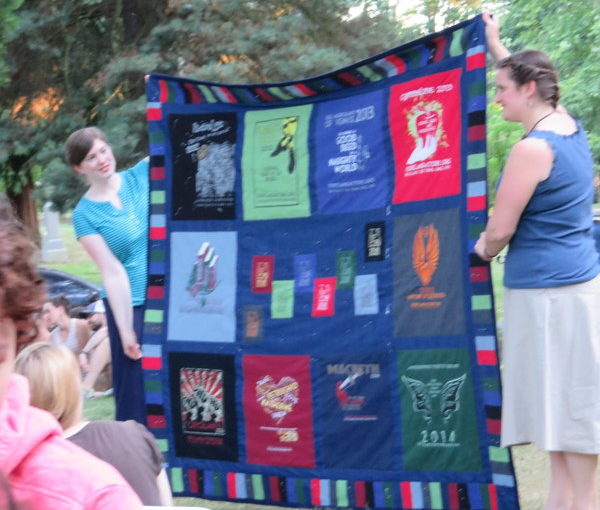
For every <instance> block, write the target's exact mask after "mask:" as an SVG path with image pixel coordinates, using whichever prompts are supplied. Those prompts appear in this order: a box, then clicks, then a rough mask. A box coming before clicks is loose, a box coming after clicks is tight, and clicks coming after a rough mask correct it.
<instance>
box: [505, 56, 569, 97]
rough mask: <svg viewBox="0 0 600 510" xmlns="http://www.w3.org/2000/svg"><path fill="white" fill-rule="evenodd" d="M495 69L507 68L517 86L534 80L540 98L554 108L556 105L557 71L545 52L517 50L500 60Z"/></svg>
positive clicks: (557, 94)
mask: <svg viewBox="0 0 600 510" xmlns="http://www.w3.org/2000/svg"><path fill="white" fill-rule="evenodd" d="M496 69H508V70H509V72H510V77H511V79H512V80H513V81H515V82H516V84H517V85H519V86H521V85H525V83H527V82H530V81H534V82H535V83H536V85H537V90H538V94H539V96H540V98H541V99H542V100H543V101H546V102H548V103H550V104H551V105H552V106H553V107H554V108H556V106H557V105H558V100H559V98H560V90H559V87H558V73H557V72H556V69H555V68H554V66H553V65H552V62H550V59H549V58H548V56H547V55H546V54H545V53H542V52H541V51H537V50H523V51H517V52H515V53H512V54H511V55H509V56H508V57H506V58H503V59H502V60H500V61H499V62H498V63H497V64H496Z"/></svg>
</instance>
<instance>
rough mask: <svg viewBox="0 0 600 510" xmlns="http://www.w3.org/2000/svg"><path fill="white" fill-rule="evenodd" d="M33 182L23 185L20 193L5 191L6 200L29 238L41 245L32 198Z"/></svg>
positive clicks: (35, 209)
mask: <svg viewBox="0 0 600 510" xmlns="http://www.w3.org/2000/svg"><path fill="white" fill-rule="evenodd" d="M32 192H33V184H31V183H29V184H27V185H26V186H24V187H23V189H22V190H21V193H19V194H14V193H11V192H10V191H7V192H6V196H7V198H8V201H9V202H10V204H11V205H12V207H13V210H14V211H15V214H16V215H17V218H19V220H20V221H21V222H22V223H23V225H24V226H25V229H26V230H27V234H28V235H29V238H30V239H31V240H32V241H33V242H34V243H35V244H36V245H37V246H38V247H41V245H42V238H41V236H40V223H39V221H38V215H37V207H36V204H35V200H34V199H33V198H32Z"/></svg>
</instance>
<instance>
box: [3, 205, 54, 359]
mask: <svg viewBox="0 0 600 510" xmlns="http://www.w3.org/2000/svg"><path fill="white" fill-rule="evenodd" d="M35 250H36V248H35V246H34V244H33V243H32V242H31V241H30V240H29V239H28V238H27V236H26V234H25V231H24V229H23V227H22V226H21V225H20V223H18V222H17V221H15V220H13V219H10V218H8V217H7V215H5V214H2V215H0V317H8V318H10V319H12V320H13V321H14V323H15V326H16V328H17V347H18V348H20V347H21V346H23V345H25V344H27V343H29V342H31V341H32V340H33V339H34V338H35V336H36V334H37V328H36V325H35V319H36V314H37V312H39V310H40V309H41V308H42V305H43V304H44V300H45V298H46V291H45V288H44V280H43V279H42V278H41V277H40V276H39V275H38V274H37V271H36V269H35V266H34V264H33V262H32V257H33V254H34V253H35Z"/></svg>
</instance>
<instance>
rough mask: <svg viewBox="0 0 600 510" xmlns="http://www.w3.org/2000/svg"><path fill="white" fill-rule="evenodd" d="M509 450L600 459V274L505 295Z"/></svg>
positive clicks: (504, 361) (505, 426) (504, 426)
mask: <svg viewBox="0 0 600 510" xmlns="http://www.w3.org/2000/svg"><path fill="white" fill-rule="evenodd" d="M504 315H505V318H504V334H503V348H502V351H503V352H502V365H503V367H502V389H503V409H502V437H501V444H502V446H511V445H515V444H523V443H532V442H533V443H536V444H537V446H538V447H539V448H541V449H543V450H547V451H567V452H577V453H589V454H598V453H600V275H598V276H597V277H596V278H594V279H593V280H590V281H588V282H584V283H578V284H575V285H567V286H564V287H555V288H549V289H507V288H505V289H504Z"/></svg>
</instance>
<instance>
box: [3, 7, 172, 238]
mask: <svg viewBox="0 0 600 510" xmlns="http://www.w3.org/2000/svg"><path fill="white" fill-rule="evenodd" d="M10 3H13V4H14V5H16V3H14V0H11V2H10ZM19 3H21V4H22V5H21V7H20V8H19V9H18V10H16V11H15V14H16V15H17V16H18V18H19V23H18V24H17V25H16V26H15V27H14V28H13V30H12V31H10V33H8V35H7V42H8V54H9V64H10V80H9V81H8V82H6V83H3V84H0V92H2V95H1V99H0V135H1V136H2V140H3V145H2V147H1V148H0V180H1V181H2V183H3V184H4V186H5V188H6V194H7V196H8V198H9V200H10V201H11V203H12V204H13V206H14V208H15V209H16V211H17V214H18V215H19V216H20V217H21V218H22V219H23V221H24V223H25V224H26V225H27V226H28V227H29V228H30V230H31V231H32V232H33V233H34V238H36V240H38V242H39V234H38V235H37V236H36V235H35V234H36V233H37V232H38V228H37V214H36V207H35V202H34V201H33V193H32V192H33V188H34V185H35V182H36V180H37V179H39V178H40V173H41V174H42V178H43V172H41V170H42V169H44V168H46V166H47V165H48V164H49V163H50V162H52V161H55V162H56V161H58V160H59V159H61V155H62V154H61V153H62V150H61V146H62V142H63V140H64V139H65V138H66V136H67V135H68V133H69V132H71V131H72V130H73V129H75V128H77V127H81V126H82V125H84V124H87V123H93V122H94V121H95V120H97V119H99V117H98V113H97V109H98V107H97V103H98V102H99V100H101V99H102V98H103V96H104V94H101V93H99V92H100V91H99V89H98V87H97V85H96V81H97V79H98V73H100V72H102V70H103V68H105V67H106V66H108V65H109V64H110V61H111V58H113V56H114V55H115V54H118V53H119V52H125V51H127V49H128V48H129V47H130V45H132V44H135V42H136V41H137V38H138V37H141V36H142V35H144V34H147V33H148V32H149V31H150V30H151V28H152V27H153V26H154V25H155V23H156V22H157V20H158V19H159V14H160V9H162V8H164V7H165V5H166V0H161V1H159V0H154V1H153V0H146V1H145V2H144V3H143V6H142V5H141V4H142V2H141V1H139V0H137V1H135V0H128V1H127V2H124V1H123V0H114V1H102V0H78V1H75V0H70V1H66V2H64V1H58V0H20V1H19ZM157 9H158V11H157ZM144 30H145V32H144ZM95 80H96V81H95ZM137 90H138V95H139V94H141V93H142V92H141V91H143V81H141V83H140V84H139V85H138V86H137ZM112 92H113V93H115V94H118V93H120V92H121V91H119V90H117V91H112ZM125 122H126V121H125ZM65 171H66V168H65Z"/></svg>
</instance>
